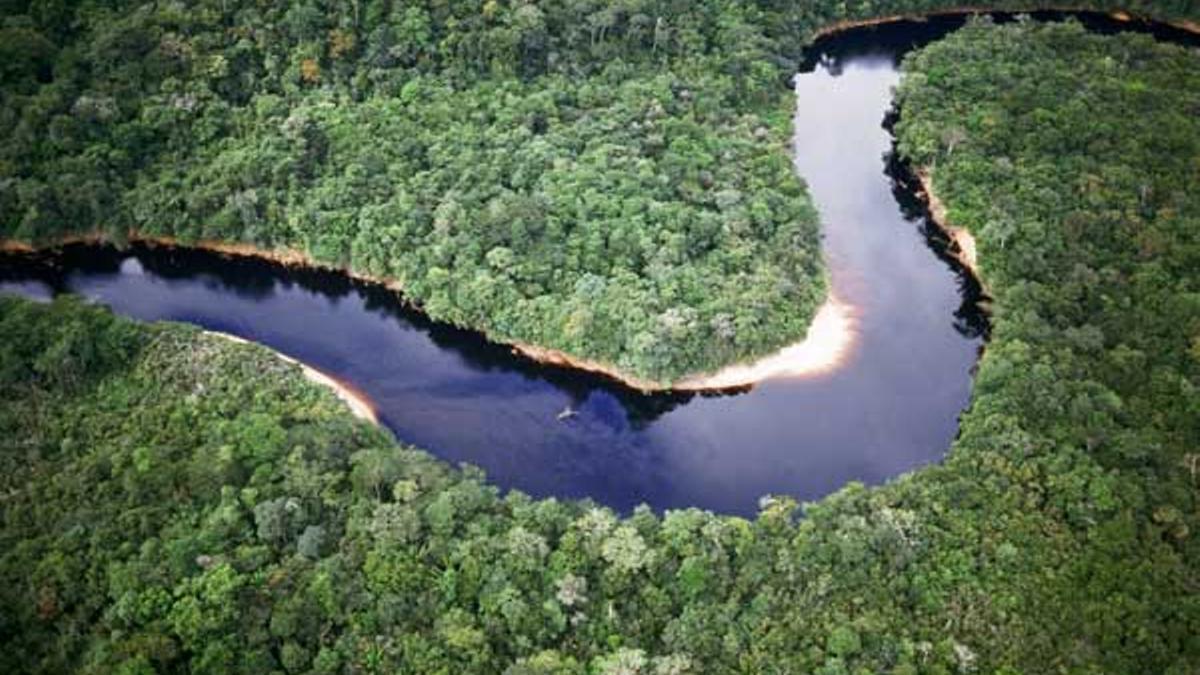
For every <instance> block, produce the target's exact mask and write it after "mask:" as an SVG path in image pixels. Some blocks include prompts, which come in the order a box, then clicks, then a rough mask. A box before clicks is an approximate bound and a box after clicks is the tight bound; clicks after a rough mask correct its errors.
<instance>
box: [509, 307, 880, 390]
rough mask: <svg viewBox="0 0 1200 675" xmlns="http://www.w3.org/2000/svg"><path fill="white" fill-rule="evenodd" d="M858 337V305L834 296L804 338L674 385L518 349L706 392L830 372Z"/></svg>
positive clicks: (533, 351)
mask: <svg viewBox="0 0 1200 675" xmlns="http://www.w3.org/2000/svg"><path fill="white" fill-rule="evenodd" d="M856 337H857V321H856V317H855V315H854V312H853V310H852V308H851V307H850V306H849V305H846V304H845V303H842V302H840V301H839V300H837V299H836V298H835V297H833V296H830V297H829V299H827V300H826V301H825V304H823V305H821V307H820V309H818V310H817V313H816V315H815V316H814V317H813V320H812V323H811V324H810V325H809V327H808V334H807V335H806V337H805V338H804V339H803V340H801V341H799V342H796V343H794V344H791V345H788V346H786V347H784V348H783V349H780V350H779V351H777V352H775V353H774V354H771V355H769V356H764V357H762V358H760V359H757V360H755V361H751V362H748V363H734V364H730V365H728V366H725V367H724V368H721V369H720V370H718V371H717V372H715V373H698V374H694V375H687V376H685V377H683V378H681V379H679V380H677V381H676V382H675V383H674V384H672V385H670V386H665V385H663V384H661V383H658V382H652V381H649V380H644V379H639V378H636V377H631V376H629V375H626V374H625V373H622V372H621V371H620V370H618V369H617V368H615V367H613V366H610V365H608V364H605V363H600V362H598V361H591V360H588V359H581V358H577V357H574V356H571V355H570V354H567V353H565V352H561V351H559V350H557V349H547V348H545V347H538V346H535V345H528V344H522V343H517V344H514V345H513V351H514V352H515V353H517V354H520V355H522V356H525V357H527V358H530V359H532V360H534V361H538V362H540V363H549V364H553V365H557V366H564V367H568V368H575V369H577V370H586V371H588V372H591V373H597V374H600V375H604V376H606V377H608V378H611V379H614V380H617V381H619V382H621V383H622V384H624V385H626V386H628V387H632V388H634V389H639V390H641V391H644V392H654V391H691V392H703V391H727V390H732V389H744V388H746V387H751V386H754V385H756V384H758V383H760V382H763V381H765V380H769V379H776V378H782V377H804V376H811V375H819V374H821V373H827V372H829V371H831V370H833V369H834V368H836V367H837V366H838V365H840V364H841V363H842V361H843V360H844V359H845V357H846V355H847V354H849V352H850V350H851V348H852V347H853V346H854V343H855V340H856Z"/></svg>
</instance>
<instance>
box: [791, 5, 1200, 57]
mask: <svg viewBox="0 0 1200 675" xmlns="http://www.w3.org/2000/svg"><path fill="white" fill-rule="evenodd" d="M1033 12H1062V13H1064V14H1072V13H1074V14H1092V15H1097V14H1099V15H1104V16H1107V17H1109V18H1111V19H1113V20H1116V21H1121V22H1142V23H1152V24H1161V25H1163V26H1170V27H1171V28H1175V29H1177V30H1181V31H1184V32H1187V33H1192V34H1193V35H1200V22H1197V21H1192V20H1190V19H1154V18H1151V17H1149V16H1146V15H1143V14H1135V13H1133V12H1130V11H1128V10H1123V9H1114V10H1110V11H1107V12H1106V11H1104V10H1098V9H1095V8H1087V7H1077V6H1070V5H1050V6H1038V7H1031V8H1029V9H1025V10H1012V9H996V8H995V7H991V6H988V5H962V6H959V7H949V8H946V9H938V10H933V11H930V12H923V13H920V14H889V15H887V16H879V17H875V18H872V19H843V20H841V21H835V22H833V23H831V24H828V25H826V26H823V27H821V28H819V29H817V30H816V31H815V32H814V33H813V34H812V36H811V37H810V38H809V44H808V45H807V46H809V47H810V46H812V44H813V43H815V42H816V41H817V40H820V39H822V38H827V37H830V36H831V35H836V34H837V33H841V32H844V31H848V30H854V29H856V28H869V27H871V26H882V25H885V24H889V23H900V22H902V21H924V20H926V19H935V18H938V17H947V16H967V15H971V14H1008V15H1013V16H1015V15H1017V14H1030V13H1033ZM806 48H807V47H806Z"/></svg>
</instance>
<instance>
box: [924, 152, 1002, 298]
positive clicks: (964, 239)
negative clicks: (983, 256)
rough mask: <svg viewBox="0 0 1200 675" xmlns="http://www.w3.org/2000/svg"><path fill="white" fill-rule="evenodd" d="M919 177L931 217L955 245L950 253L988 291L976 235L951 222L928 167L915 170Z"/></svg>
mask: <svg viewBox="0 0 1200 675" xmlns="http://www.w3.org/2000/svg"><path fill="white" fill-rule="evenodd" d="M913 173H914V175H916V177H917V182H918V183H920V185H921V193H922V194H923V195H924V196H925V205H926V206H927V207H928V209H929V219H930V220H931V221H933V223H934V224H935V225H937V226H938V228H939V229H941V231H942V232H945V233H946V236H947V237H949V238H950V242H951V243H952V244H953V246H952V247H951V248H950V250H949V253H950V255H951V256H952V257H953V258H954V259H955V260H957V261H958V262H959V264H961V265H962V266H963V267H964V268H966V270H967V271H968V272H970V273H971V276H973V277H975V280H976V281H978V282H979V285H980V286H981V287H982V288H983V289H984V292H985V293H986V292H987V286H986V285H985V284H984V283H983V277H982V276H981V275H980V274H979V249H978V245H977V244H976V242H975V235H973V234H972V233H971V231H970V230H968V229H967V228H965V227H959V226H958V225H954V224H952V223H951V222H950V219H949V218H948V217H947V215H946V205H945V203H944V202H942V200H941V198H940V197H938V195H937V193H936V192H934V191H933V174H932V172H931V171H930V170H929V168H928V167H921V168H919V169H917V170H916V171H914V172H913Z"/></svg>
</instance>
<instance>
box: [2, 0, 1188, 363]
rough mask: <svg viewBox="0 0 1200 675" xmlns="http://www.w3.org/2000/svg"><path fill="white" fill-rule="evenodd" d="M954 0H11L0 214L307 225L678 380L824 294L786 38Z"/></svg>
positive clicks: (138, 228) (508, 320) (190, 233)
mask: <svg viewBox="0 0 1200 675" xmlns="http://www.w3.org/2000/svg"><path fill="white" fill-rule="evenodd" d="M956 4H958V3H956V2H954V1H953V0H889V1H880V2H860V3H854V4H853V5H849V4H847V3H841V2H836V3H835V2H828V3H799V2H783V1H781V0H762V1H759V2H748V1H738V0H728V1H717V0H710V1H705V2H691V1H684V0H623V1H622V2H596V1H595V0H553V1H545V2H536V3H535V2H526V1H523V0H521V1H515V2H500V1H498V0H488V1H486V2H473V3H471V2H445V1H444V0H426V1H424V2H394V1H391V0H365V1H364V0H352V1H351V2H320V1H316V0H307V1H305V2H296V3H274V4H272V3H263V2H252V1H250V0H205V1H202V2H191V3H187V4H184V3H181V2H156V3H144V2H129V1H122V0H107V1H103V0H92V1H87V2H63V1H51V2H28V1H22V0H4V1H3V2H0V7H2V8H3V16H4V18H3V23H2V24H0V57H2V58H0V62H2V63H3V64H4V65H3V66H0V91H3V96H0V135H2V136H3V138H4V139H5V142H4V143H3V144H0V237H3V238H8V239H16V240H21V241H25V242H33V243H36V244H39V245H49V244H53V243H54V242H55V241H57V240H59V239H61V238H62V237H63V236H66V235H70V234H98V235H100V236H102V237H104V238H106V239H109V240H112V241H116V242H118V243H120V242H123V241H125V240H126V239H127V238H129V237H130V236H140V237H170V238H173V239H177V240H179V241H182V242H184V243H194V242H197V241H201V240H221V241H225V242H236V243H247V244H251V245H254V246H256V247H258V248H261V249H265V250H270V249H277V248H285V249H293V250H299V251H301V252H303V253H304V254H305V255H307V256H308V257H309V258H311V259H312V260H314V261H316V262H319V263H321V264H326V265H331V266H336V267H345V268H350V269H353V270H355V271H357V272H359V273H363V274H368V275H373V276H377V277H383V278H387V279H390V280H392V281H395V282H397V283H398V284H399V285H400V286H401V287H402V288H403V289H404V291H405V294H406V296H407V297H408V298H409V299H411V300H412V301H414V302H415V303H417V304H419V305H421V306H422V307H423V308H424V309H425V310H426V311H427V312H428V313H429V314H430V315H431V316H432V317H434V318H436V319H439V320H444V321H449V322H453V323H455V324H458V325H461V326H467V327H471V328H476V329H479V330H482V331H484V332H485V333H486V334H488V335H489V336H490V337H492V338H493V339H496V340H500V341H505V342H524V343H530V344H534V345H538V346H542V347H551V348H556V349H559V350H562V351H565V352H567V353H569V354H572V355H575V356H579V357H585V358H589V359H592V360H595V361H599V362H601V363H606V364H609V365H610V366H612V367H614V368H615V369H617V370H618V371H620V372H622V373H625V374H629V375H633V376H636V377H638V378H641V379H643V380H651V381H657V382H662V383H669V382H671V381H673V380H674V379H677V378H679V377H681V376H683V375H687V374H692V373H697V372H708V371H712V370H715V369H717V368H718V367H720V366H722V365H725V364H729V363H731V362H735V361H740V360H746V359H749V358H752V357H755V356H760V355H763V354H766V353H769V352H771V351H773V350H774V349H777V348H779V347H781V346H783V345H785V344H788V343H791V342H794V341H796V340H798V339H799V338H801V337H802V336H803V335H804V333H805V331H806V327H807V325H808V323H809V321H810V319H811V318H812V316H813V314H814V313H815V310H816V308H817V307H818V306H819V305H820V304H821V302H822V301H823V300H824V299H825V295H826V282H825V276H824V271H823V267H822V262H821V258H820V245H819V233H818V228H817V215H816V213H815V211H814V209H813V207H812V205H811V204H810V203H809V201H808V199H807V197H806V195H805V191H804V187H803V182H802V180H801V179H800V178H798V177H796V176H795V175H794V174H793V172H792V170H791V167H790V163H789V161H788V158H787V142H788V137H789V124H788V122H789V119H790V111H791V109H792V101H791V97H790V96H789V93H788V90H787V87H786V82H787V78H788V77H789V76H790V75H791V72H792V70H791V69H792V63H793V60H792V59H793V57H795V56H796V54H797V53H798V52H799V50H800V49H801V47H802V46H803V45H804V44H805V43H806V42H807V41H808V40H809V39H810V38H811V36H812V35H813V34H814V32H815V31H816V30H817V29H819V28H820V27H822V26H826V25H830V24H834V23H837V22H840V21H846V20H854V19H862V18H869V17H872V16H876V15H886V14H895V13H905V12H911V13H919V12H924V11H931V10H936V9H939V8H945V7H952V6H954V5H956ZM994 4H995V5H996V6H998V7H1003V8H1022V7H1027V6H1030V5H1031V3H1028V2H1004V1H1001V2H997V3H994ZM1087 4H1088V5H1089V6H1092V7H1095V8H1097V9H1106V8H1116V7H1118V6H1119V7H1121V8H1124V9H1133V10H1138V11H1143V12H1146V13H1148V14H1151V15H1155V16H1160V17H1165V18H1172V17H1175V18H1179V17H1184V18H1186V17H1193V16H1194V15H1195V13H1196V8H1195V7H1194V3H1193V2H1191V0H1178V1H1177V2H1169V1H1163V0H1155V1H1153V2H1149V1H1138V2H1122V3H1116V2H1107V1H1104V0H1102V1H1099V2H1089V3H1087Z"/></svg>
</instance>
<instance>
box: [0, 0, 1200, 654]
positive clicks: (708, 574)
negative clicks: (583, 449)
mask: <svg viewBox="0 0 1200 675" xmlns="http://www.w3.org/2000/svg"><path fill="white" fill-rule="evenodd" d="M905 70H906V72H907V74H906V77H905V80H904V83H903V85H902V87H901V89H900V91H899V102H900V105H901V119H900V122H899V123H898V126H897V133H898V136H899V147H900V150H901V152H902V153H903V154H904V155H905V156H906V157H907V158H908V159H909V160H910V161H911V162H913V163H914V165H916V166H918V167H926V168H930V169H931V170H932V172H933V177H934V184H935V187H936V191H937V193H938V194H939V195H940V196H941V197H942V198H943V199H944V201H945V202H946V204H947V206H948V210H949V216H950V218H951V219H952V220H953V222H954V223H955V224H957V225H961V226H965V227H967V228H969V229H970V230H971V231H972V232H974V233H975V234H976V236H977V237H978V239H979V243H980V262H981V268H982V273H983V275H984V277H985V279H986V281H987V282H988V286H989V288H990V289H991V292H992V294H993V296H994V318H993V320H994V326H993V330H992V341H991V343H990V344H989V347H988V349H987V353H986V355H985V357H984V358H983V360H982V362H981V365H980V370H979V374H978V376H977V381H976V387H975V397H974V402H973V405H972V407H971V410H970V411H969V412H968V413H967V414H966V415H965V416H964V419H963V421H962V433H961V436H960V438H959V440H958V441H957V442H956V443H955V444H954V447H953V448H952V449H951V451H950V453H949V455H948V457H947V459H946V460H945V461H944V462H943V463H942V464H940V465H937V466H933V467H929V468H926V469H923V470H921V471H918V472H915V473H913V474H910V475H907V476H904V477H902V478H900V479H898V480H896V481H894V482H892V483H890V484H888V485H885V486H882V487H878V488H865V487H863V486H861V485H856V484H852V485H849V486H847V487H846V488H844V489H843V490H841V491H839V492H838V493H836V494H834V495H832V496H830V497H828V498H826V499H824V500H822V501H821V502H819V503H816V504H807V505H804V506H803V507H800V506H798V505H797V504H796V503H795V502H793V501H791V500H789V499H787V498H784V497H771V498H767V499H764V501H763V503H762V508H761V512H760V514H759V515H758V517H757V518H755V519H754V520H744V519H740V518H734V517H725V516H719V515H714V514H711V513H706V512H701V511H697V510H686V511H670V512H667V513H665V514H655V513H653V512H651V511H649V510H647V509H639V510H637V511H636V512H634V513H633V514H632V515H631V516H628V517H620V516H618V515H616V514H614V513H612V512H611V511H609V510H607V509H605V508H602V507H596V506H594V505H592V504H588V503H586V502H584V503H576V502H561V501H556V500H553V499H550V500H532V499H530V498H529V497H526V496H524V495H522V494H520V493H517V492H513V493H510V494H507V495H500V494H499V493H498V491H497V490H496V489H495V488H493V487H490V486H488V485H487V484H486V482H484V479H483V476H481V475H480V474H479V472H478V471H475V470H472V469H470V468H464V469H451V468H449V467H446V466H444V465H443V464H441V463H439V462H437V461H435V460H433V459H431V458H430V457H429V456H427V455H426V454H424V453H423V452H421V451H419V450H416V449H412V448H407V447H403V446H400V445H397V444H396V443H395V442H394V441H392V440H391V439H390V438H389V437H388V436H387V435H386V434H385V433H384V432H382V431H380V430H378V429H375V428H373V427H371V426H369V425H367V424H366V423H362V422H359V421H356V420H354V419H353V418H352V417H351V416H350V415H349V414H348V413H347V412H346V411H344V410H342V409H341V408H340V406H339V403H338V401H337V400H336V399H335V398H334V396H333V395H332V394H330V393H329V392H327V391H324V390H322V389H320V388H319V387H317V386H315V385H313V384H311V383H308V382H307V381H305V380H304V379H303V378H302V377H300V375H299V373H298V371H297V368H296V367H295V366H293V365H289V364H286V363H284V362H282V361H280V360H278V359H276V358H274V357H273V356H272V355H271V354H270V353H269V352H268V351H267V350H265V349H262V348H259V347H256V346H253V345H241V344H233V343H229V342H227V341H224V340H219V339H215V338H213V337H211V336H207V335H205V334H203V333H201V332H200V331H199V330H197V329H194V328H190V327H186V326H181V325H173V324H156V325H144V324H136V323H133V322H130V321H128V320H125V319H120V318H116V317H113V316H112V315H111V314H109V313H108V312H107V311H105V310H103V309H99V308H94V307H90V306H87V305H84V304H82V303H81V302H79V301H77V300H74V299H71V298H63V299H59V300H57V301H55V302H54V303H52V304H34V303H29V302H25V301H17V300H0V400H4V401H5V405H3V406H0V462H2V465H0V517H2V518H3V522H2V529H0V604H2V605H3V606H4V607H6V608H10V611H5V612H0V669H3V670H4V671H6V672H44V673H57V672H72V671H74V672H84V673H101V672H122V673H152V672H194V673H238V672H244V673H256V674H257V673H268V672H278V673H285V672H286V673H338V672H366V673H384V672H388V673H390V672H404V673H496V672H505V673H510V674H514V675H515V674H518V673H541V674H549V673H561V674H571V673H578V674H583V673H604V674H617V673H621V674H639V673H641V674H651V673H653V674H667V673H732V672H747V673H784V672H794V673H800V672H813V673H825V674H829V675H835V674H847V673H918V672H920V673H969V672H995V673H1037V672H1072V673H1101V672H1106V673H1107V672H1113V673H1127V672H1154V673H1170V674H1175V675H1183V674H1185V673H1192V672H1194V671H1195V665H1196V664H1197V663H1200V640H1198V639H1197V636H1198V635H1200V586H1198V585H1197V579H1198V575H1200V567H1198V565H1200V548H1198V546H1200V544H1198V543H1197V538H1196V537H1195V536H1194V533H1195V532H1196V531H1197V528H1200V511H1198V508H1200V503H1198V501H1197V497H1198V496H1200V494H1198V492H1197V490H1198V489H1200V483H1198V481H1200V477H1198V476H1197V475H1196V470H1197V468H1198V467H1200V456H1198V455H1197V450H1196V449H1197V440H1198V439H1200V426H1198V425H1200V414H1198V412H1200V393H1198V391H1197V383H1198V381H1200V304H1198V301H1197V298H1198V297H1200V293H1198V289H1197V286H1196V284H1197V278H1196V271H1197V270H1198V269H1200V264H1198V263H1200V261H1198V260H1197V256H1198V255H1200V242H1198V241H1197V233H1200V227H1198V226H1200V222H1198V219H1200V194H1197V192H1196V190H1194V189H1193V188H1194V186H1195V185H1196V183H1197V178H1198V176H1197V170H1198V169H1197V165H1196V161H1195V158H1196V157H1198V156H1200V116H1198V115H1196V114H1195V112H1196V106H1197V104H1198V101H1197V96H1198V92H1200V55H1198V54H1197V53H1196V51H1194V50H1186V49H1183V48H1178V47H1173V46H1167V45H1162V44H1156V43H1155V42H1154V41H1153V40H1152V39H1150V38H1148V37H1143V36H1130V35H1121V36H1116V37H1101V36H1096V35H1091V34H1088V33H1087V32H1086V31H1084V30H1083V29H1082V28H1080V27H1079V26H1077V25H1073V24H1066V25H1039V24H1034V23H1021V24H1014V25H1008V26H1003V27H997V26H992V25H989V24H988V23H987V22H977V23H974V24H972V25H970V26H969V27H968V28H966V29H964V30H962V31H960V32H958V33H956V34H954V35H952V36H951V37H949V38H947V39H946V40H945V41H943V42H941V43H937V44H934V45H932V46H930V47H928V48H927V49H925V50H923V51H921V52H919V53H916V54H914V55H912V56H911V57H910V58H909V59H908V60H907V62H906V64H905Z"/></svg>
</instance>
